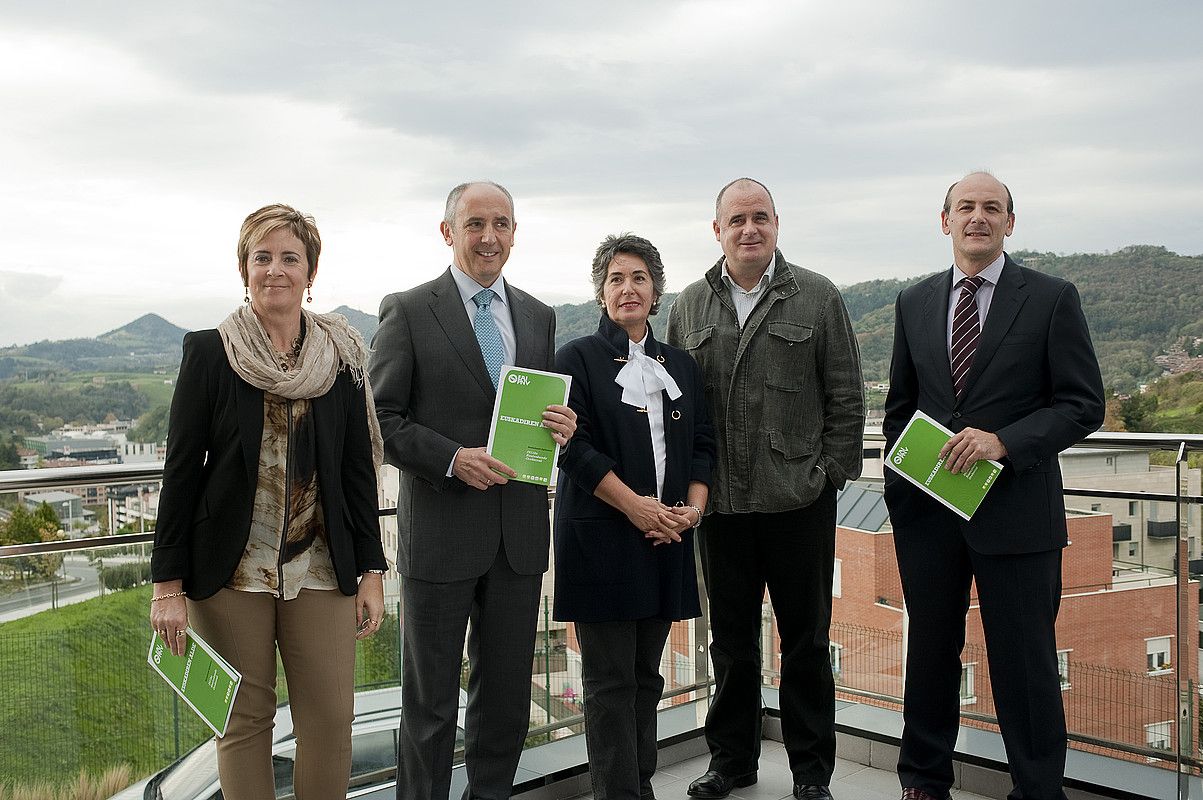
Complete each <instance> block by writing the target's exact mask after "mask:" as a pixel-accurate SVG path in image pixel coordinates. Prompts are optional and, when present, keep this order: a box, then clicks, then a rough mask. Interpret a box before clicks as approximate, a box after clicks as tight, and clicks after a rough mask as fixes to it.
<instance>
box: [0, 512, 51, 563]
mask: <svg viewBox="0 0 1203 800" xmlns="http://www.w3.org/2000/svg"><path fill="white" fill-rule="evenodd" d="M61 538H62V535H61V533H60V531H59V519H58V516H57V515H56V514H55V513H54V509H52V508H51V507H50V506H49V505H47V504H46V503H42V504H41V505H40V506H38V507H37V508H36V509H35V510H33V511H29V510H28V509H27V508H25V504H24V503H19V504H18V505H17V506H16V507H14V508H13V510H12V517H11V518H10V519H9V520H8V522H0V545H12V544H33V543H35V542H53V541H55V540H56V539H61ZM62 565H63V556H62V554H60V553H54V554H52V555H45V556H18V557H16V558H6V559H4V560H2V561H0V576H2V577H4V578H6V579H16V580H17V581H20V582H21V583H25V582H27V581H30V580H33V581H40V580H49V579H50V578H52V577H53V576H54V574H55V573H56V572H58V570H59V568H60V567H62Z"/></svg>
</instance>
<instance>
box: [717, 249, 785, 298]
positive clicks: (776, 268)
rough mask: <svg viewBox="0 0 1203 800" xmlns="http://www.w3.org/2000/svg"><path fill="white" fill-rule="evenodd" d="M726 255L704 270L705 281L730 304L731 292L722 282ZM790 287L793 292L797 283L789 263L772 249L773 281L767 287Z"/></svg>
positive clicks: (779, 252)
mask: <svg viewBox="0 0 1203 800" xmlns="http://www.w3.org/2000/svg"><path fill="white" fill-rule="evenodd" d="M725 259H726V256H723V257H721V258H719V260H718V261H715V262H714V266H713V267H711V268H710V269H708V270H706V282H707V283H708V284H710V288H711V289H712V290H713V291H714V293H715V294H717V295H718V296H719V297H722V298H726V300H727V304H728V305H730V299H731V292H730V290H729V289H728V288H727V284H725V283H723V261H724V260H725ZM783 287H790V289H791V290H792V291H789V292H788V293H789V294H793V292H794V291H797V288H798V287H797V285H796V282H795V281H794V271H793V270H792V269H790V265H789V263H788V262H786V260H785V256H783V255H782V254H781V250H779V249H778V250H774V251H773V282H772V283H770V284H769V285H768V289H769V290H772V289H780V288H783Z"/></svg>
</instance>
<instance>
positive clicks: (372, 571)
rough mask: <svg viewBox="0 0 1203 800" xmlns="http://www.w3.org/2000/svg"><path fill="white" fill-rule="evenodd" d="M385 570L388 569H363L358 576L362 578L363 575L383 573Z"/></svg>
mask: <svg viewBox="0 0 1203 800" xmlns="http://www.w3.org/2000/svg"><path fill="white" fill-rule="evenodd" d="M387 571H388V570H383V569H365V570H364V571H363V572H361V573H359V577H361V578H362V577H363V576H364V575H383V574H384V573H385V572H387Z"/></svg>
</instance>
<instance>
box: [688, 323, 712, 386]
mask: <svg viewBox="0 0 1203 800" xmlns="http://www.w3.org/2000/svg"><path fill="white" fill-rule="evenodd" d="M717 344H718V343H717V341H716V340H715V336H714V326H713V325H707V326H706V327H704V328H699V329H697V330H696V331H690V332H689V333H687V334H685V338H684V339H683V340H682V341H681V347H682V348H683V349H684V350H685V352H687V353H689V355H690V356H692V357H693V360H694V361H696V362H698V366H699V367H701V368H702V374H703V375H710V374H711V373H710V367H711V366H712V364H711V362H712V361H713V360H714V359H715V358H716V357H717V356H716V355H715V352H714V351H715V348H716V347H717Z"/></svg>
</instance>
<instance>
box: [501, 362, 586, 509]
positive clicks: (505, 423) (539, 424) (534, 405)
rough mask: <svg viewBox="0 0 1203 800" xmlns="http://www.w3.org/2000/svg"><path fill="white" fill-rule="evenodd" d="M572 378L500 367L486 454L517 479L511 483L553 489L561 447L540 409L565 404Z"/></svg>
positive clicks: (520, 368)
mask: <svg viewBox="0 0 1203 800" xmlns="http://www.w3.org/2000/svg"><path fill="white" fill-rule="evenodd" d="M571 386H572V378H571V377H570V376H568V375H560V374H559V373H556V372H542V371H540V370H537V369H525V368H523V367H502V368H501V378H500V380H499V382H498V389H497V401H496V402H495V403H494V404H493V425H492V427H491V428H490V429H489V448H488V449H489V455H491V456H493V458H496V459H497V460H498V461H501V462H503V463H504V464H505V465H506V466H508V467H509V468H510V469H512V470H514V472H517V473H518V477H517V478H510V480H517V481H522V482H523V483H537V484H539V485H540V486H552V485H554V483H555V476H556V460H557V459H558V458H559V456H560V446H559V445H558V444H556V442H555V440H554V439H552V438H551V431H550V430H548V429H547V428H544V427H543V410H544V409H545V408H547V407H548V406H549V405H553V404H556V405H565V404H567V403H568V389H569V388H570V387H571Z"/></svg>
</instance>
